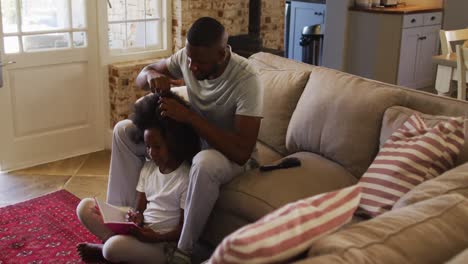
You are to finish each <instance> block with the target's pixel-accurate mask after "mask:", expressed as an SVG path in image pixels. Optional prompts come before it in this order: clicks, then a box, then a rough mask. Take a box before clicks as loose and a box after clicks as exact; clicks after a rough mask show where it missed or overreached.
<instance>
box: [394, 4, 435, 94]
mask: <svg viewBox="0 0 468 264" xmlns="http://www.w3.org/2000/svg"><path fill="white" fill-rule="evenodd" d="M404 17H405V21H406V20H407V21H415V20H419V21H421V24H418V25H417V26H415V25H412V24H411V23H409V24H408V25H406V27H407V28H404V29H403V30H402V37H401V45H400V50H401V51H400V62H399V67H398V81H397V84H398V85H401V86H405V87H411V88H423V87H427V86H430V85H431V84H432V83H433V81H434V76H435V65H434V64H433V63H432V56H434V55H436V54H437V53H438V47H439V30H440V27H441V25H440V23H441V13H427V14H417V15H413V16H404ZM407 17H408V19H406V18H407ZM415 24H416V23H415ZM404 26H405V24H404Z"/></svg>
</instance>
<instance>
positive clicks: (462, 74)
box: [456, 41, 468, 100]
mask: <svg viewBox="0 0 468 264" xmlns="http://www.w3.org/2000/svg"><path fill="white" fill-rule="evenodd" d="M456 51H457V73H456V75H457V79H458V94H457V98H458V99H460V100H466V72H467V69H468V41H466V42H465V44H464V45H457V46H456Z"/></svg>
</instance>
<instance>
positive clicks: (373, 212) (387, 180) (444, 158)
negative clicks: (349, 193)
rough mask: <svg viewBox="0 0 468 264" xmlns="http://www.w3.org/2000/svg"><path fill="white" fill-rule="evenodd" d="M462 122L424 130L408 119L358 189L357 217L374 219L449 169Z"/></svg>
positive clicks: (460, 139) (454, 120)
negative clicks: (409, 193) (359, 201)
mask: <svg viewBox="0 0 468 264" xmlns="http://www.w3.org/2000/svg"><path fill="white" fill-rule="evenodd" d="M463 121H464V120H463V118H462V117H460V118H451V119H449V120H446V121H441V122H439V123H437V125H436V126H434V127H431V128H429V127H427V126H426V124H425V123H424V121H423V120H422V119H421V117H419V115H416V114H414V115H412V116H411V117H410V118H409V119H408V120H407V121H406V122H405V123H404V124H403V125H402V127H401V128H399V129H398V130H396V131H395V132H394V133H393V134H392V135H391V136H390V138H389V139H388V140H387V141H386V142H385V144H384V145H383V147H382V149H381V150H380V152H379V154H377V157H376V158H375V160H374V162H373V163H372V164H371V166H370V167H369V169H368V170H367V172H366V173H365V174H364V175H363V176H362V178H361V180H360V181H359V185H360V186H361V187H362V199H361V203H360V205H359V209H358V210H357V214H362V215H367V216H370V217H375V216H377V215H379V214H382V213H384V212H386V211H389V210H391V209H392V207H393V205H394V204H395V203H396V202H397V201H398V200H399V199H400V198H401V197H402V196H403V195H404V194H405V193H407V192H408V191H410V190H411V189H412V188H414V187H416V186H417V185H418V184H420V183H422V182H424V181H426V180H428V179H432V178H434V177H436V176H438V175H440V174H442V173H443V172H445V171H447V170H449V169H450V168H452V167H453V166H454V164H455V160H456V158H457V156H458V154H459V153H460V150H461V148H462V147H463V144H464V142H465V140H464V122H463Z"/></svg>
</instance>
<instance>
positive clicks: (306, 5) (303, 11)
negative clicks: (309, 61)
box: [288, 1, 326, 61]
mask: <svg viewBox="0 0 468 264" xmlns="http://www.w3.org/2000/svg"><path fill="white" fill-rule="evenodd" d="M325 11H326V5H325V3H324V1H304V2H302V1H292V2H291V18H290V19H291V20H290V23H289V45H288V58H290V59H294V60H297V61H301V60H302V47H301V45H299V42H300V39H301V36H302V29H303V28H304V27H306V26H311V25H317V24H321V26H322V27H324V26H325ZM323 29H324V28H322V30H323Z"/></svg>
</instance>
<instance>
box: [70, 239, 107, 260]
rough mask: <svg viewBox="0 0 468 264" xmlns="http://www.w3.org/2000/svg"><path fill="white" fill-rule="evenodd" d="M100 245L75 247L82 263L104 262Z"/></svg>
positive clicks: (86, 244)
mask: <svg viewBox="0 0 468 264" xmlns="http://www.w3.org/2000/svg"><path fill="white" fill-rule="evenodd" d="M102 246H103V245H102V244H93V243H80V244H78V245H77V246H76V250H77V251H78V254H79V255H80V257H81V259H82V260H83V261H84V262H91V263H93V262H103V261H105V259H104V256H103V255H102Z"/></svg>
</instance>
